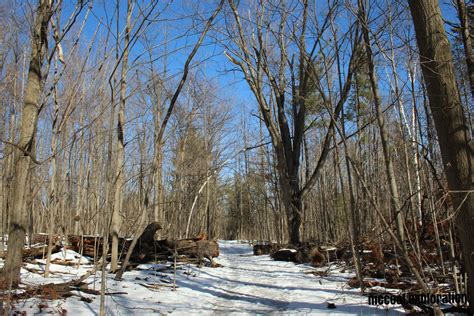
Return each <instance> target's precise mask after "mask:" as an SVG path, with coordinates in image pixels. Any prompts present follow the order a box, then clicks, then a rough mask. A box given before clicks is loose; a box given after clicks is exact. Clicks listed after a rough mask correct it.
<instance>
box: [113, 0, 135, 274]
mask: <svg viewBox="0 0 474 316" xmlns="http://www.w3.org/2000/svg"><path fill="white" fill-rule="evenodd" d="M131 18H132V0H128V2H127V24H126V26H125V36H124V43H123V45H124V51H123V58H122V75H121V78H120V101H119V111H118V121H117V156H116V157H117V161H116V165H115V177H114V180H115V190H114V201H113V203H114V207H113V212H112V220H111V225H110V233H111V236H112V249H111V257H110V270H111V271H116V270H117V269H118V243H119V231H120V226H121V224H122V220H121V218H120V213H121V212H122V204H123V186H124V172H125V168H124V163H125V140H124V138H125V135H124V125H125V99H126V93H127V70H128V53H129V43H130V31H131V27H132V26H131Z"/></svg>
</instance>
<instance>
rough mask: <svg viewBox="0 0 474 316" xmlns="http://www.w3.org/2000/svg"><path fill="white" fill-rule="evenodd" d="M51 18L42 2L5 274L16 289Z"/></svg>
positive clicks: (34, 37) (23, 119)
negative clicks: (28, 181) (26, 198)
mask: <svg viewBox="0 0 474 316" xmlns="http://www.w3.org/2000/svg"><path fill="white" fill-rule="evenodd" d="M50 17H51V3H50V1H47V0H40V1H39V4H38V11H37V13H36V17H35V22H34V28H33V33H32V37H31V53H30V54H31V59H30V65H29V70H28V80H27V83H26V90H25V101H24V104H23V110H22V116H21V126H20V138H19V141H18V143H17V145H16V150H15V156H16V158H15V159H16V160H15V173H14V175H15V179H14V183H13V201H12V204H13V205H12V212H11V214H10V218H11V224H10V230H9V236H8V250H7V255H6V260H5V265H4V267H3V271H2V272H3V277H4V279H5V281H7V282H8V283H9V284H11V285H13V286H15V285H17V284H18V283H19V281H20V269H21V263H22V259H23V256H22V255H23V252H22V251H23V246H24V244H25V238H26V231H27V226H28V214H27V212H26V201H25V193H26V188H28V185H27V183H26V182H27V179H28V176H29V170H30V163H31V161H32V157H33V154H32V151H33V147H34V145H35V137H36V128H37V123H38V115H39V113H40V110H41V108H40V105H39V102H40V97H41V93H42V90H43V85H44V80H43V79H44V78H43V74H42V73H41V67H42V65H43V61H44V57H45V54H46V52H47V38H48V28H49V19H50Z"/></svg>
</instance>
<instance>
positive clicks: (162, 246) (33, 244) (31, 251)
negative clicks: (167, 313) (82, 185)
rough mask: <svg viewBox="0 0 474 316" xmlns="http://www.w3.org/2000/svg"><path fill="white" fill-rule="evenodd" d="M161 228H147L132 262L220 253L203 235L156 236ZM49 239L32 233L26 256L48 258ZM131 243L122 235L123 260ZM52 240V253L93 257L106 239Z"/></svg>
mask: <svg viewBox="0 0 474 316" xmlns="http://www.w3.org/2000/svg"><path fill="white" fill-rule="evenodd" d="M159 229H161V226H160V225H159V224H158V223H156V222H153V223H151V224H149V225H148V226H147V227H146V228H145V230H144V231H143V233H142V234H141V235H140V237H139V239H138V242H137V244H136V246H135V248H134V249H133V252H132V256H131V258H130V262H131V263H146V262H154V261H161V260H168V259H170V258H171V259H174V258H175V257H176V258H178V260H186V259H190V258H194V259H197V262H198V263H199V264H202V263H203V262H204V259H205V258H207V259H208V260H209V261H210V262H211V265H213V260H212V259H213V258H215V257H218V256H219V246H218V244H217V242H216V241H214V240H206V239H203V238H205V237H203V236H199V237H196V238H190V239H179V240H171V239H163V240H156V239H155V238H154V235H155V233H156V231H158V230H159ZM110 240H111V239H110V238H109V241H110ZM48 242H49V238H48V235H45V234H33V235H32V236H31V237H30V246H25V248H24V249H23V259H24V260H29V259H38V258H45V257H46V254H47V251H48ZM131 243H132V240H131V239H127V238H120V239H119V254H120V260H123V259H124V258H125V255H126V254H127V251H128V249H129V247H130V245H131ZM52 244H53V248H52V253H56V252H59V251H61V250H62V249H63V248H65V249H71V250H74V251H76V252H78V253H80V254H82V255H84V256H87V257H90V258H96V259H99V258H100V257H101V256H102V251H103V245H104V241H103V238H102V237H98V236H85V235H69V236H67V238H66V239H65V240H62V239H61V238H60V236H59V235H53V241H52ZM109 249H110V243H109ZM4 256H5V254H4V253H0V258H2V257H4Z"/></svg>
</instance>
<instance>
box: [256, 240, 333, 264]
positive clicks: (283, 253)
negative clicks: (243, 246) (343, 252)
mask: <svg viewBox="0 0 474 316" xmlns="http://www.w3.org/2000/svg"><path fill="white" fill-rule="evenodd" d="M333 250H336V248H334V249H333V248H330V247H323V246H317V245H316V244H314V243H310V242H305V243H301V244H299V245H284V244H277V243H273V242H264V243H257V244H255V245H254V246H253V253H254V255H256V256H260V255H270V257H272V259H273V260H276V261H291V262H295V263H309V264H311V265H312V266H314V267H320V266H323V265H325V264H326V262H331V261H333V260H334V259H335V254H334V252H333Z"/></svg>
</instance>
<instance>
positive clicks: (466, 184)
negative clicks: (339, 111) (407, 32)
mask: <svg viewBox="0 0 474 316" xmlns="http://www.w3.org/2000/svg"><path fill="white" fill-rule="evenodd" d="M408 3H409V6H410V11H411V15H412V18H413V24H414V26H415V32H416V40H417V43H418V48H419V51H420V60H421V69H422V71H423V78H424V81H425V83H426V89H427V91H428V98H429V102H430V108H431V113H432V115H433V120H434V125H435V128H436V132H437V134H438V141H439V145H440V148H441V156H442V159H443V165H444V171H445V173H446V177H447V180H448V187H449V190H450V193H451V198H452V201H453V206H454V210H456V211H457V216H456V219H455V223H456V226H457V234H458V237H459V241H460V244H461V250H462V256H463V261H464V269H465V270H466V272H467V274H468V281H467V282H468V287H467V288H468V291H467V292H468V298H469V302H470V309H471V313H474V235H473V234H472V227H474V207H473V206H474V201H473V199H474V194H473V193H472V190H473V189H474V181H473V172H472V165H473V149H472V147H471V146H472V145H471V144H470V141H471V139H470V135H469V132H468V131H469V127H468V124H467V123H466V118H465V115H464V113H463V107H462V104H461V99H460V96H459V91H458V87H457V85H456V78H455V74H454V66H453V63H452V60H453V58H452V54H451V46H450V44H449V42H448V38H447V36H446V32H445V29H444V24H443V19H442V17H441V11H440V8H439V4H438V1H436V0H409V1H408ZM469 192H470V194H469Z"/></svg>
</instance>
